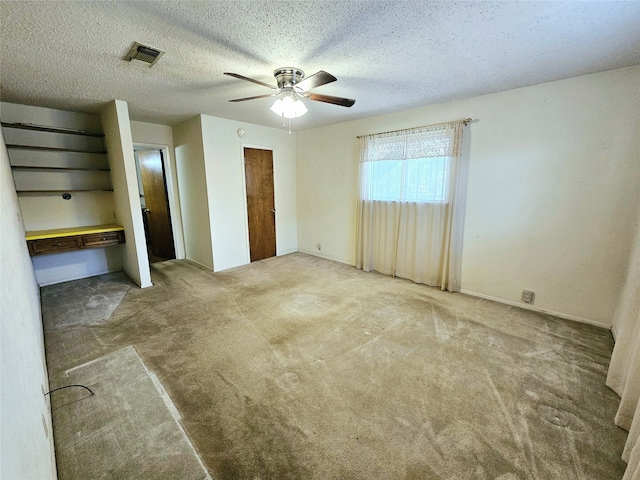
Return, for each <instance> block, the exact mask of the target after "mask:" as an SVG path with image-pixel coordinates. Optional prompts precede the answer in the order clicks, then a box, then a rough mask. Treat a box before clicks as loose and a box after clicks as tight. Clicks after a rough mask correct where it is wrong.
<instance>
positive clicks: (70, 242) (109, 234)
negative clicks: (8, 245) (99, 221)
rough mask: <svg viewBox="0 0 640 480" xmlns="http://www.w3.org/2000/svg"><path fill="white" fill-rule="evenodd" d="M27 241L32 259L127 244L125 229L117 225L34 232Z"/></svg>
mask: <svg viewBox="0 0 640 480" xmlns="http://www.w3.org/2000/svg"><path fill="white" fill-rule="evenodd" d="M26 240H27V245H28V247H29V254H30V255H31V256H32V257H33V256H35V255H45V254H49V253H59V252H68V251H72V250H82V249H85V248H97V247H109V246H111V245H118V244H121V243H125V238H124V227H123V226H122V225H117V224H115V223H112V224H107V225H91V226H87V227H72V228H55V229H52V230H34V231H30V232H27V233H26Z"/></svg>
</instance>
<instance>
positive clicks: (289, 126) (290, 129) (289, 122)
mask: <svg viewBox="0 0 640 480" xmlns="http://www.w3.org/2000/svg"><path fill="white" fill-rule="evenodd" d="M289 135H291V119H289Z"/></svg>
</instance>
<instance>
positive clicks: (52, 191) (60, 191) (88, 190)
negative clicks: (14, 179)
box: [16, 188, 113, 195]
mask: <svg viewBox="0 0 640 480" xmlns="http://www.w3.org/2000/svg"><path fill="white" fill-rule="evenodd" d="M73 192H113V189H112V188H87V189H84V190H78V189H71V190H69V189H67V190H16V193H18V194H20V195H24V194H29V193H36V194H47V195H59V194H61V193H73Z"/></svg>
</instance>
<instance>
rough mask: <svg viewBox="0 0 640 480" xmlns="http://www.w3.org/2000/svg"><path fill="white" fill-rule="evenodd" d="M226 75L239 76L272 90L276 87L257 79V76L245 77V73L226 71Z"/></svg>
mask: <svg viewBox="0 0 640 480" xmlns="http://www.w3.org/2000/svg"><path fill="white" fill-rule="evenodd" d="M224 74H225V75H229V76H230V77H233V78H237V79H238V80H246V81H247V82H253V83H257V84H258V85H262V86H263V87H267V88H270V89H271V90H275V89H276V87H274V86H273V85H269V84H268V83H264V82H261V81H260V80H256V79H255V78H249V77H245V76H244V75H240V74H238V73H229V72H224Z"/></svg>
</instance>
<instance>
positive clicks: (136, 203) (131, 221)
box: [101, 100, 152, 288]
mask: <svg viewBox="0 0 640 480" xmlns="http://www.w3.org/2000/svg"><path fill="white" fill-rule="evenodd" d="M101 119H102V126H103V129H104V134H105V144H106V147H107V151H108V152H109V164H110V166H111V179H112V182H113V194H114V207H115V216H116V222H117V223H119V224H120V225H122V226H123V227H124V233H125V237H126V243H125V244H124V245H121V246H120V247H119V248H121V249H122V251H123V258H122V269H123V270H124V271H125V272H126V273H127V275H129V276H130V277H131V278H132V280H133V281H135V282H136V283H137V284H138V285H139V286H140V287H142V288H145V287H149V286H151V285H152V284H151V272H150V269H149V259H148V257H147V244H146V240H145V234H144V224H143V222H142V212H141V210H140V192H139V191H138V176H137V174H136V162H135V158H134V156H133V141H132V139H131V125H130V123H129V109H128V106H127V103H126V102H123V101H121V100H114V101H113V102H111V103H110V104H109V105H107V106H106V107H105V108H104V109H103V111H102V114H101ZM111 248H114V247H111Z"/></svg>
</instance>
